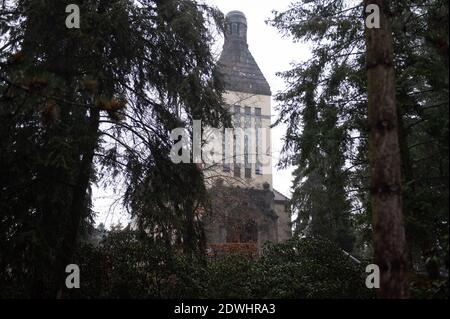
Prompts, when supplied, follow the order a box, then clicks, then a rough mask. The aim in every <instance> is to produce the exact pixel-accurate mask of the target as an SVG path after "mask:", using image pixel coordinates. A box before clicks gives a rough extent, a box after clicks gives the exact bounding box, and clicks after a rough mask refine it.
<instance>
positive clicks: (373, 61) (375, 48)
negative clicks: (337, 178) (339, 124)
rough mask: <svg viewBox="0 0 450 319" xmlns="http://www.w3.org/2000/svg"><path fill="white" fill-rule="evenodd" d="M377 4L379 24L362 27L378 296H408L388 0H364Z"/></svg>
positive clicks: (367, 2)
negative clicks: (379, 271)
mask: <svg viewBox="0 0 450 319" xmlns="http://www.w3.org/2000/svg"><path fill="white" fill-rule="evenodd" d="M370 4H375V5H377V6H378V7H379V8H380V28H371V29H369V28H367V29H366V47H367V75H368V92H367V93H368V102H369V117H368V119H369V127H370V137H369V146H370V155H369V158H370V169H371V200H372V210H373V212H372V213H373V224H374V248H375V260H376V263H377V265H378V266H379V267H380V270H381V278H380V290H379V296H380V297H381V298H407V297H408V283H407V253H406V252H407V250H406V240H405V229H404V221H403V212H402V206H403V201H402V189H401V160H400V147H399V138H398V121H397V109H396V101H395V76H394V66H393V43H392V41H393V39H392V31H391V27H390V22H389V18H388V16H387V13H388V4H389V1H383V0H365V6H368V5H370Z"/></svg>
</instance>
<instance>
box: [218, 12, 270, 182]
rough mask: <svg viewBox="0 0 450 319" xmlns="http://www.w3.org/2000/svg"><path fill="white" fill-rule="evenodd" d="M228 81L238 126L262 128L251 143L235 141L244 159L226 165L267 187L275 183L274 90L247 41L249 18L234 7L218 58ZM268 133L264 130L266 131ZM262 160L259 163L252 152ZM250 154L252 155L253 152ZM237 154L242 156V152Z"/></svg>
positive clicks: (227, 96) (235, 174)
mask: <svg viewBox="0 0 450 319" xmlns="http://www.w3.org/2000/svg"><path fill="white" fill-rule="evenodd" d="M218 66H219V69H220V71H221V73H222V74H223V77H224V81H225V88H226V90H227V92H226V94H225V102H226V104H227V106H228V107H229V108H230V113H231V114H232V115H233V124H234V127H235V128H237V127H240V128H242V129H245V128H249V127H251V128H254V129H255V130H256V129H262V130H261V134H259V135H258V136H252V137H251V138H250V144H252V143H253V144H252V145H253V146H255V147H249V145H247V144H248V143H246V142H247V141H246V140H245V139H242V138H241V139H240V141H241V143H239V142H237V143H235V144H237V145H234V149H236V147H240V148H241V150H242V152H241V154H243V155H241V157H244V158H241V161H236V162H239V163H238V164H237V165H230V167H226V166H225V172H227V171H229V173H230V174H232V175H233V177H237V178H243V179H244V180H245V182H246V184H247V186H249V187H255V188H258V189H263V185H264V184H265V183H268V184H269V185H270V187H272V154H271V147H270V145H271V136H270V124H271V95H272V93H271V91H270V86H269V83H268V82H267V80H266V78H265V77H264V75H263V73H262V72H261V70H260V69H259V67H258V64H257V63H256V61H255V59H254V58H253V55H252V54H251V52H250V50H249V48H248V44H247V19H246V17H245V15H244V14H243V13H242V12H240V11H232V12H230V13H229V14H228V15H227V17H226V31H225V43H224V46H223V51H222V55H221V56H220V59H219V62H218ZM263 133H264V134H263ZM253 153H256V154H254V155H258V156H254V157H253V159H255V157H259V158H260V159H261V160H260V161H258V162H257V163H255V162H256V161H255V160H253V161H252V160H251V157H252V156H251V155H253ZM249 155H250V156H249ZM235 156H237V157H238V159H239V155H236V152H235Z"/></svg>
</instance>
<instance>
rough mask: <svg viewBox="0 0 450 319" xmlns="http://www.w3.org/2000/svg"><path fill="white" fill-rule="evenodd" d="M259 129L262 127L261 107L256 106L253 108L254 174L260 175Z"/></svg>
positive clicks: (260, 137) (260, 147)
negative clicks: (254, 134)
mask: <svg viewBox="0 0 450 319" xmlns="http://www.w3.org/2000/svg"><path fill="white" fill-rule="evenodd" d="M261 129H262V120H261V108H259V107H256V108H255V131H256V136H255V146H256V165H255V174H256V175H262V165H261V162H260V160H259V157H260V156H261V149H262V146H261V139H262V136H261Z"/></svg>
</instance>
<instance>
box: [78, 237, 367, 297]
mask: <svg viewBox="0 0 450 319" xmlns="http://www.w3.org/2000/svg"><path fill="white" fill-rule="evenodd" d="M76 259H77V262H78V265H79V266H80V269H82V270H83V275H82V279H81V288H80V289H74V290H73V291H72V292H71V295H70V297H72V298H370V297H373V296H372V295H371V293H370V290H368V289H367V288H366V287H365V284H364V282H365V272H364V268H363V267H362V266H361V265H359V264H357V263H356V262H355V261H353V260H351V259H350V258H349V257H348V256H347V255H345V254H344V253H343V252H342V251H341V250H340V249H339V248H338V247H337V246H336V245H334V244H333V243H331V242H329V241H327V240H321V239H297V240H290V241H287V242H285V243H282V244H268V245H267V246H265V248H264V255H263V257H262V258H261V259H254V258H250V257H246V256H243V255H239V254H232V255H226V256H222V257H215V258H210V259H208V260H207V262H206V263H205V262H204V261H203V260H194V261H193V260H188V259H186V257H185V256H183V255H182V254H176V255H175V256H169V255H168V254H167V253H166V250H165V247H164V243H163V242H162V241H160V240H154V239H150V238H149V237H148V236H140V235H139V233H138V232H134V231H130V230H113V231H111V232H109V233H108V235H107V236H106V237H105V238H104V239H103V240H102V242H101V243H100V245H99V246H93V245H90V244H87V245H84V246H82V247H81V248H80V250H79V252H78V254H77V258H76ZM84 270H85V271H84Z"/></svg>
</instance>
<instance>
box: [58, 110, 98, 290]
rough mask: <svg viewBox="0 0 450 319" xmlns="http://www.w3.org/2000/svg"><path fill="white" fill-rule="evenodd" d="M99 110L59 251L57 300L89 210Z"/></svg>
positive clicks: (92, 123)
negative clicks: (79, 232)
mask: <svg viewBox="0 0 450 319" xmlns="http://www.w3.org/2000/svg"><path fill="white" fill-rule="evenodd" d="M99 117H100V114H99V110H98V109H95V110H94V109H92V110H91V115H90V119H89V125H90V130H89V131H90V134H92V135H91V136H90V137H89V143H87V145H86V146H85V149H84V151H83V152H82V159H81V162H80V167H79V173H78V178H77V182H76V185H75V188H74V194H73V199H72V203H71V206H70V215H69V219H68V220H67V222H66V226H65V232H64V238H63V240H62V247H61V249H60V251H59V256H58V258H57V263H58V265H57V268H56V270H57V277H56V278H57V279H58V280H57V285H58V287H57V289H58V291H57V293H56V298H58V299H59V298H62V297H63V291H64V289H65V286H64V285H65V280H64V278H65V276H66V275H67V274H66V273H65V268H66V266H67V265H68V264H72V263H73V262H72V258H73V256H74V253H75V250H76V245H77V239H78V231H79V229H80V225H81V221H82V219H83V215H84V214H85V213H86V210H87V199H88V198H87V190H88V188H89V183H90V179H91V169H92V163H93V158H94V153H95V149H96V147H97V143H98V127H99Z"/></svg>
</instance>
